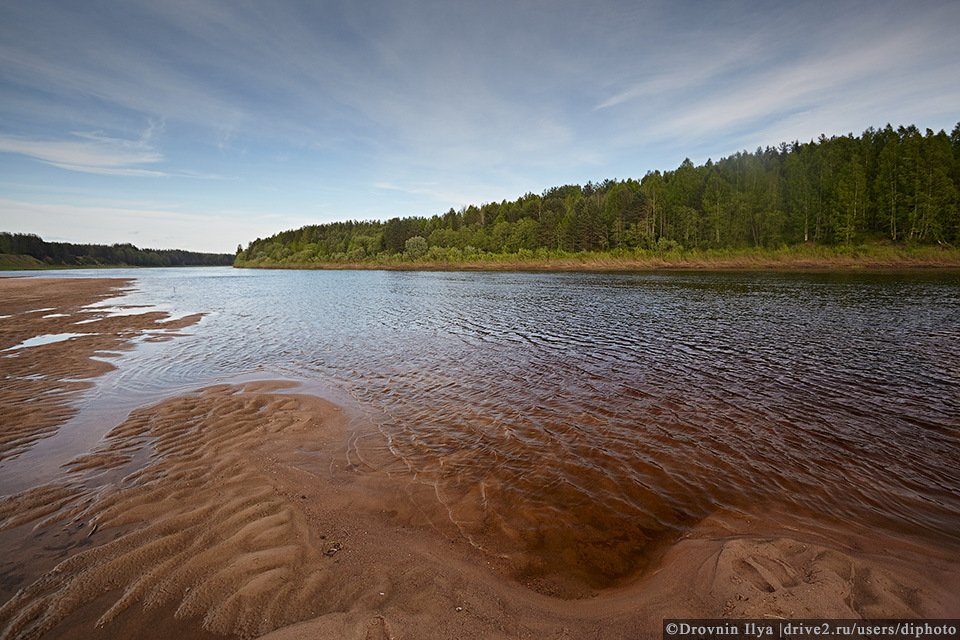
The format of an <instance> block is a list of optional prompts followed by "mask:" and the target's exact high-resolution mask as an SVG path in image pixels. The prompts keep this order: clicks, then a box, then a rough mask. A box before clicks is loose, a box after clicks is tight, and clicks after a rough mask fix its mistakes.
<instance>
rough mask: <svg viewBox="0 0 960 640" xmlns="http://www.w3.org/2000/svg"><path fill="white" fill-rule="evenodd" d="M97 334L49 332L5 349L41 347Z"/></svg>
mask: <svg viewBox="0 0 960 640" xmlns="http://www.w3.org/2000/svg"><path fill="white" fill-rule="evenodd" d="M93 335H97V334H95V333H48V334H47V335H43V336H35V337H33V338H27V339H26V340H24V341H23V342H21V343H20V344H18V345H16V346H14V347H10V348H9V349H4V351H15V350H17V349H26V348H28V347H39V346H40V345H44V344H52V343H54V342H63V341H64V340H69V339H71V338H79V337H80V336H93Z"/></svg>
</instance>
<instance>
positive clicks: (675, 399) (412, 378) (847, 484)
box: [0, 269, 960, 585]
mask: <svg viewBox="0 0 960 640" xmlns="http://www.w3.org/2000/svg"><path fill="white" fill-rule="evenodd" d="M131 273H132V274H133V275H134V277H136V278H137V279H138V287H139V288H140V290H141V292H140V293H136V294H133V295H131V296H128V297H127V298H126V299H124V300H123V302H124V303H125V304H137V303H149V304H154V305H158V306H159V307H160V308H161V309H166V310H170V311H172V312H175V313H189V312H196V311H203V312H206V313H208V314H209V315H208V316H207V317H206V318H205V319H204V320H203V322H202V323H201V324H200V325H199V326H197V327H195V328H193V329H192V330H191V332H192V333H193V334H194V335H193V336H191V337H188V338H180V339H178V340H176V341H174V342H169V343H162V344H157V345H153V344H150V345H147V344H145V345H144V346H143V348H142V349H141V350H138V351H137V352H136V353H134V354H132V355H130V356H126V357H125V358H124V359H123V360H122V361H121V368H120V369H119V370H118V371H117V372H115V373H114V374H110V375H109V376H108V377H107V378H106V379H104V381H103V382H102V383H101V385H100V387H99V388H98V390H97V392H96V395H95V396H93V397H91V398H88V400H87V402H88V403H90V404H91V406H93V405H96V404H97V403H99V405H100V406H102V405H104V404H107V405H110V404H117V403H120V404H122V403H127V404H134V405H135V404H138V403H143V402H147V401H150V400H151V399H153V398H155V397H159V395H162V394H169V393H171V392H175V391H177V390H183V389H188V388H194V387H196V386H198V385H200V384H206V383H209V382H214V381H219V380H223V379H225V378H228V377H229V376H233V375H236V374H244V373H257V374H263V375H264V377H270V376H274V377H286V378H291V379H305V380H310V381H314V382H316V383H319V384H322V385H325V386H328V387H332V388H334V389H336V390H338V392H340V393H346V394H349V395H350V396H352V397H353V398H354V399H355V400H356V402H357V403H358V404H359V406H360V407H361V408H363V409H364V410H365V411H366V412H367V414H368V415H369V416H370V417H371V420H373V422H374V425H375V427H376V428H377V429H378V430H379V432H380V433H382V434H383V436H384V437H385V438H386V440H387V442H388V443H389V448H390V451H391V453H392V460H393V462H394V463H393V464H391V465H388V467H389V468H388V470H389V471H390V472H391V473H396V474H398V475H400V476H404V477H406V478H409V479H411V480H412V481H413V482H414V483H416V484H418V485H422V486H427V487H433V488H434V489H435V495H436V500H437V502H438V504H440V505H442V511H443V512H444V513H446V515H447V517H448V518H449V520H450V521H451V522H453V523H454V524H455V525H456V526H457V527H458V528H459V530H460V532H461V533H462V534H463V535H464V536H466V537H467V538H469V539H471V540H473V541H474V542H475V544H477V545H478V546H483V547H484V548H487V549H489V550H491V551H493V552H496V553H500V554H512V553H521V552H522V553H526V554H531V553H532V554H533V555H532V557H535V558H538V559H539V560H538V561H540V562H543V563H546V564H553V565H556V564H558V563H562V564H563V565H564V566H566V567H568V568H569V570H570V571H571V572H572V573H574V574H577V575H579V576H581V577H583V578H584V579H586V580H588V581H590V580H592V581H594V582H595V583H596V584H598V585H602V584H605V583H608V582H609V581H611V580H616V579H617V578H620V577H624V576H627V575H629V574H631V573H632V572H634V571H635V570H636V568H637V567H638V566H640V565H641V564H642V559H643V557H644V553H645V550H647V549H648V548H650V547H651V546H652V545H655V544H656V543H657V542H658V541H660V540H664V539H670V538H673V537H676V536H677V535H678V534H680V533H682V532H683V531H684V530H685V529H686V528H687V527H689V526H691V525H692V524H694V523H696V522H697V521H698V520H700V519H702V518H704V517H707V516H709V515H710V514H712V513H715V512H717V511H732V512H738V513H744V514H748V515H749V514H751V513H752V512H753V511H754V510H757V509H760V508H761V507H762V508H763V509H764V510H765V511H767V512H769V511H771V510H773V512H775V513H776V512H779V513H782V514H784V517H787V516H791V517H804V518H817V517H822V518H829V519H832V520H836V521H850V522H856V523H860V524H862V525H864V526H867V527H870V528H873V529H875V530H881V531H883V530H888V531H890V532H895V533H898V534H910V535H912V536H916V537H918V538H921V539H926V540H930V541H935V542H937V543H938V544H941V545H946V546H948V547H949V546H957V545H960V274H957V273H944V272H924V273H916V272H915V273H906V274H847V273H779V274H778V273H649V274H566V273H565V274H527V273H406V272H368V271H345V272H321V271H246V270H230V269H174V270H153V271H134V272H131ZM63 275H77V274H76V272H74V273H66V274H63ZM91 275H94V276H103V275H109V276H112V275H117V276H126V275H129V274H128V273H125V272H110V273H107V274H104V273H103V272H99V273H98V272H93V273H92V274H91ZM131 399H132V400H131ZM108 426H110V425H108ZM42 446H43V445H42V444H41V445H40V446H39V447H42ZM39 447H38V451H40V452H41V453H42V449H40V448H39ZM357 453H358V454H359V455H360V456H362V455H363V454H364V451H363V450H362V446H359V445H358V452H357ZM2 471H3V470H2V469H0V473H2Z"/></svg>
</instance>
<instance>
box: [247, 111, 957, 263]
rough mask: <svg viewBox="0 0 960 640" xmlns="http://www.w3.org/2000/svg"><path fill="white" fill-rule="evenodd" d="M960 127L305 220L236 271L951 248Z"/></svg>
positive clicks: (257, 245)
mask: <svg viewBox="0 0 960 640" xmlns="http://www.w3.org/2000/svg"><path fill="white" fill-rule="evenodd" d="M958 193H960V124H958V125H957V126H956V127H955V128H954V129H953V132H952V133H951V134H950V135H948V134H947V133H946V132H944V131H940V132H938V133H935V132H933V131H932V130H930V129H927V130H926V132H921V131H920V130H918V129H917V127H915V126H909V127H903V126H901V127H899V128H896V129H894V128H893V127H892V126H890V125H887V126H886V127H885V128H883V129H880V130H876V129H873V128H870V129H868V130H866V131H864V132H863V134H861V135H860V136H854V135H852V134H849V135H845V136H834V137H830V138H828V137H826V136H824V135H822V136H821V137H820V138H819V139H818V140H815V141H810V142H807V143H800V142H793V143H782V144H780V145H779V146H777V147H767V148H765V149H762V148H758V149H757V150H756V151H755V152H753V153H748V152H740V153H736V154H734V155H732V156H730V157H726V158H723V159H720V160H718V161H717V162H713V161H710V160H708V161H707V162H706V163H705V164H703V165H700V166H694V164H693V163H692V162H690V161H689V160H685V161H684V162H683V163H682V164H681V165H680V166H679V167H677V168H676V169H675V170H672V171H662V172H661V171H650V172H648V173H647V174H646V175H645V176H644V177H643V178H641V179H639V180H636V179H627V180H604V181H603V182H599V183H594V182H588V183H587V184H585V185H583V186H580V185H567V186H562V187H554V188H551V189H547V190H545V191H544V192H543V193H542V194H540V195H537V194H533V193H528V194H526V195H524V196H522V197H520V198H518V199H517V200H515V201H507V200H504V201H502V202H491V203H487V204H482V205H471V206H467V207H463V208H461V209H460V210H459V211H455V210H453V209H451V210H449V211H448V212H447V213H445V214H442V215H434V216H432V217H403V218H400V217H396V218H392V219H390V220H387V221H385V222H384V221H365V222H357V221H346V222H335V223H330V224H323V225H310V226H305V227H302V228H300V229H297V230H294V231H284V232H282V233H278V234H277V235H275V236H272V237H270V238H266V239H259V238H258V239H257V240H255V241H253V242H251V243H250V245H249V246H248V247H247V248H246V249H245V250H240V249H241V248H238V253H237V259H236V262H235V265H236V266H310V265H317V266H321V265H324V264H365V263H369V264H391V263H397V262H410V261H414V262H430V261H434V262H448V263H457V262H464V261H471V260H483V259H484V258H485V257H491V256H504V255H513V256H517V257H519V258H530V259H535V258H548V257H550V256H557V255H569V254H578V253H582V252H604V253H607V254H610V255H615V256H616V255H624V254H630V253H643V252H667V251H678V250H712V249H718V250H722V249H748V248H768V249H775V248H783V247H790V246H795V245H806V246H810V245H818V246H857V245H864V244H874V245H876V244H893V245H939V246H946V247H955V246H956V245H957V244H958V243H960V202H958Z"/></svg>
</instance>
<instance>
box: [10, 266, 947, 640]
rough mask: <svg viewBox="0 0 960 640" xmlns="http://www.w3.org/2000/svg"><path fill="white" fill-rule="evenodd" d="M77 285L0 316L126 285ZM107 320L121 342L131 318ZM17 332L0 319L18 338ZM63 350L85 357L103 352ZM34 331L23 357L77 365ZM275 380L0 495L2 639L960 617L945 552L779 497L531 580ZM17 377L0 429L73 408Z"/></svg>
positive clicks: (198, 405) (201, 403)
mask: <svg viewBox="0 0 960 640" xmlns="http://www.w3.org/2000/svg"><path fill="white" fill-rule="evenodd" d="M21 282H26V281H21ZM40 282H43V281H35V282H34V284H35V286H38V287H39V286H43V287H46V285H40V284H38V283H40ZM51 282H52V281H51ZM60 282H64V281H60ZM84 282H85V283H89V287H90V288H89V290H88V291H87V294H86V295H87V297H86V298H84V297H83V295H81V294H79V293H77V297H74V298H70V296H72V295H74V293H76V292H78V291H79V288H74V287H70V286H69V285H59V284H58V285H51V287H52V288H47V289H46V290H45V291H44V292H43V294H42V295H38V297H36V299H35V300H34V301H33V302H30V301H25V302H23V306H22V307H17V308H16V310H14V308H13V307H11V308H10V309H11V310H0V314H3V315H7V314H12V312H14V313H16V314H17V315H16V316H15V317H20V316H19V314H22V313H27V312H28V311H27V310H28V309H29V307H30V305H31V304H32V305H33V306H34V308H41V309H43V308H51V307H52V308H56V309H63V310H64V311H63V313H67V314H68V315H67V316H65V317H61V318H49V319H48V320H58V321H60V322H64V323H67V322H68V321H69V318H70V317H71V314H75V313H77V308H78V307H79V305H82V304H86V303H87V302H85V300H87V301H92V300H95V299H97V297H98V296H100V297H103V296H104V295H109V294H110V291H111V288H112V287H116V286H129V285H128V283H118V282H104V281H94V280H89V281H84ZM0 286H4V287H6V286H7V285H6V284H5V282H4V281H0ZM23 286H24V285H23V284H18V285H14V286H13V287H12V289H11V290H14V289H16V288H17V287H23ZM85 286H86V285H85ZM24 290H26V289H24ZM68 300H70V302H67V301H68ZM69 305H73V306H72V307H70V306H69ZM71 309H72V311H71ZM53 313H57V312H56V311H45V312H42V313H33V314H32V315H37V316H42V315H48V314H53ZM121 318H123V316H120V317H115V318H113V319H112V320H117V321H119V320H120V319H121ZM126 318H127V320H130V319H131V318H136V317H134V316H127V317H126ZM103 320H107V318H103ZM141 320H142V321H144V322H146V319H143V318H142V317H141V319H138V320H135V321H134V322H140V321H141ZM159 320H160V318H155V319H154V320H153V321H154V322H157V321H159ZM98 321H99V320H98ZM9 322H10V319H6V320H0V323H9ZM91 324H93V323H91ZM66 326H67V325H62V326H60V329H59V330H61V331H70V329H69V328H65V327H66ZM138 326H139V325H138ZM3 327H4V324H0V329H2V328H3ZM102 327H103V328H101V329H98V332H101V333H102V334H103V335H102V336H101V338H103V339H107V338H110V339H113V340H115V341H116V342H115V343H112V344H114V345H115V346H116V345H117V344H123V343H125V340H126V336H127V333H126V332H128V331H130V332H136V331H142V330H143V329H142V328H141V329H135V328H130V327H128V326H127V325H123V326H121V325H118V327H117V328H116V329H115V330H114V331H112V332H111V331H110V330H109V329H107V328H106V327H107V325H102ZM41 328H42V332H43V333H50V332H51V330H50V329H49V328H48V327H47V326H46V325H43V326H42V327H41V326H39V325H38V326H36V327H34V329H33V330H40V329H41ZM17 331H20V333H19V334H17V335H13V334H9V337H7V336H8V334H6V333H0V337H3V338H4V339H5V340H15V341H16V342H17V343H19V341H22V340H23V339H25V338H26V337H29V336H27V335H26V334H27V333H29V332H30V330H28V328H27V327H26V326H25V325H23V326H20V328H19V329H17ZM33 335H37V334H36V333H34V334H33ZM111 336H112V338H111ZM98 339H100V338H98ZM127 342H128V340H127ZM65 345H68V346H69V349H67V348H65ZM48 346H56V345H48ZM59 347H60V349H59V350H60V351H61V352H66V351H69V352H70V353H71V354H72V355H71V357H75V358H77V359H78V361H82V360H83V359H84V358H87V359H88V358H89V355H90V354H91V353H93V352H94V351H96V349H94V348H92V347H91V346H89V345H87V343H86V342H84V341H81V339H80V338H77V339H75V340H72V341H70V342H66V343H59ZM0 348H6V347H5V345H0ZM97 348H104V347H102V346H101V347H97ZM44 349H46V347H31V348H29V349H28V350H25V351H24V352H23V353H21V354H19V355H18V356H17V358H18V359H23V360H24V362H27V361H34V365H33V366H35V367H39V368H40V369H42V370H44V371H49V373H48V374H46V375H48V377H50V379H51V381H54V380H55V378H56V376H57V375H60V376H61V377H67V376H68V375H69V376H71V377H77V376H76V373H75V372H72V371H71V372H68V371H67V370H64V371H63V372H61V373H59V374H58V373H57V371H58V369H57V368H56V367H54V365H53V360H56V358H55V357H53V356H52V355H49V354H47V352H46V351H44ZM0 361H2V360H0ZM44 362H45V363H46V364H44ZM21 366H25V365H21ZM78 366H79V365H78ZM91 366H92V365H91ZM97 366H99V365H97ZM44 367H46V368H45V369H44ZM38 370H39V369H38ZM15 382H16V381H15V380H13V379H11V378H10V377H5V378H4V379H3V382H2V384H3V386H4V388H3V391H4V392H6V388H7V386H8V385H11V386H13V385H15ZM52 383H53V382H51V384H52ZM287 387H289V384H285V383H270V382H258V383H248V384H245V385H241V386H227V385H219V386H214V387H209V388H206V389H202V390H197V391H196V392H193V393H190V394H187V395H184V396H181V397H178V398H173V399H170V400H167V401H164V402H161V403H159V404H157V405H154V406H151V407H146V408H143V409H141V410H139V411H137V412H135V413H133V414H132V415H131V416H130V417H129V418H128V419H127V420H126V421H124V422H123V424H121V425H119V426H117V427H116V428H114V429H113V430H112V431H111V432H110V434H109V435H108V436H107V437H106V438H105V439H104V440H103V441H102V442H101V443H100V444H99V445H98V446H97V447H96V448H95V449H94V450H93V451H90V452H89V453H88V454H86V455H83V456H80V457H78V458H77V459H76V460H74V461H73V462H72V463H71V464H70V465H69V466H68V467H67V468H66V469H64V475H63V478H62V479H60V480H59V481H57V482H54V483H51V484H48V485H44V486H39V487H34V488H32V489H30V490H28V491H25V492H22V493H20V494H17V495H13V496H8V497H7V498H5V499H3V500H2V501H0V546H2V548H4V549H7V550H10V551H9V553H8V556H9V557H8V558H7V559H6V560H4V561H3V562H2V563H0V603H4V604H2V606H0V638H21V637H23V638H28V637H29V638H33V637H37V638H39V637H43V638H68V637H70V638H73V637H78V636H82V637H93V638H115V637H143V638H161V637H163V638H167V637H174V636H175V637H182V638H214V637H231V636H233V637H256V636H260V635H264V634H267V635H268V636H269V637H270V638H274V639H277V638H290V639H293V638H297V639H299V638H304V639H306V638H311V639H313V638H361V639H365V638H457V637H458V638H587V637H589V638H622V637H659V633H660V624H661V622H660V621H661V619H662V618H664V617H716V618H719V617H765V616H776V617H794V618H804V617H806V618H810V617H839V618H844V617H846V618H850V617H868V618H885V617H910V618H916V617H950V616H953V617H956V616H958V615H960V599H958V598H957V596H956V595H955V594H956V593H957V587H960V581H958V579H957V576H958V572H957V567H956V564H955V562H956V561H955V560H951V555H950V554H949V553H948V552H946V551H939V550H934V549H929V548H922V547H918V546H911V545H910V544H908V543H907V542H904V541H896V540H890V539H881V538H870V537H865V536H863V535H857V536H854V535H852V534H848V533H845V532H844V531H842V530H836V529H827V528H822V529H819V530H817V531H811V530H805V529H801V528H792V529H791V528H786V527H784V526H780V525H778V523H777V518H776V515H775V508H773V509H772V508H771V507H770V506H767V507H765V508H764V509H763V511H764V512H765V513H761V510H760V508H759V507H758V510H757V512H756V513H755V514H752V515H753V517H751V518H750V519H747V518H744V517H742V516H741V517H735V516H733V515H731V514H715V516H713V517H711V518H708V519H707V520H705V521H703V522H701V523H699V524H698V525H696V526H694V527H693V528H692V529H691V530H690V531H689V532H688V534H687V535H685V536H684V537H683V538H682V539H681V540H679V541H677V542H676V543H675V544H673V545H672V546H670V547H669V548H667V549H666V550H664V552H663V553H662V556H661V557H659V558H657V559H656V560H655V561H654V562H652V564H651V566H650V567H649V568H648V570H647V572H646V573H645V574H644V575H642V576H640V577H639V578H638V580H637V581H636V582H634V583H632V584H630V585H627V586H623V587H620V588H617V589H612V590H607V591H604V592H602V593H599V594H595V595H592V596H591V597H585V598H582V599H577V600H562V599H558V598H553V597H550V596H547V595H543V594H542V593H538V592H537V591H535V590H533V589H531V588H528V586H527V585H525V584H524V583H523V582H522V580H518V579H517V576H516V574H515V573H513V572H512V569H513V567H512V566H511V565H510V563H509V562H508V561H506V560H502V559H499V558H495V557H491V556H490V555H488V554H485V553H483V552H481V551H479V550H477V549H475V548H474V547H472V546H470V544H468V543H467V542H466V541H465V540H464V539H463V538H461V537H459V536H457V535H456V531H455V530H453V528H452V527H450V526H448V525H445V523H443V522H442V521H439V520H438V519H437V511H436V510H433V509H431V507H430V505H429V502H428V501H427V500H425V493H424V488H423V486H420V485H409V484H407V483H405V482H404V481H402V480H398V477H397V476H396V475H395V476H393V477H389V476H387V475H385V474H383V473H381V472H379V471H378V470H377V469H378V468H381V467H382V464H381V462H384V461H386V459H387V458H388V457H389V453H388V452H387V450H386V449H385V447H384V446H383V443H381V442H378V440H377V437H378V436H377V434H376V432H373V431H370V430H367V429H365V428H364V426H363V424H362V423H360V422H358V421H357V417H356V416H352V415H349V414H348V412H347V411H346V410H345V409H344V408H341V407H337V406H334V405H332V404H330V403H329V402H327V401H325V400H322V399H320V398H316V397H312V396H308V395H304V394H297V393H289V392H288V391H287V390H286V389H287ZM17 393H19V394H21V395H20V396H17V397H18V398H22V400H20V401H11V402H10V406H11V407H12V408H13V409H14V410H18V411H20V413H14V414H11V415H13V416H14V419H13V420H9V421H8V420H7V419H4V424H3V429H4V431H6V430H7V429H8V426H12V428H16V425H17V424H18V422H19V421H21V420H25V419H27V418H29V419H30V420H35V421H37V423H38V424H39V423H43V424H47V425H52V428H53V429H56V425H57V424H59V422H60V421H62V419H63V418H62V417H61V416H62V412H64V411H69V397H67V398H66V399H65V400H64V401H62V402H60V403H52V404H51V403H47V402H40V403H36V402H33V400H35V399H36V397H39V396H42V395H43V393H42V392H39V393H38V394H37V396H35V397H34V398H31V397H30V395H29V394H30V391H29V389H22V390H20V391H17ZM3 395H6V393H4V394H3ZM4 415H6V413H5V414H4ZM16 416H25V417H23V418H17V417H16ZM21 446H22V447H25V446H29V443H27V444H24V445H21ZM10 452H11V453H10V454H9V455H16V451H14V450H13V449H10Z"/></svg>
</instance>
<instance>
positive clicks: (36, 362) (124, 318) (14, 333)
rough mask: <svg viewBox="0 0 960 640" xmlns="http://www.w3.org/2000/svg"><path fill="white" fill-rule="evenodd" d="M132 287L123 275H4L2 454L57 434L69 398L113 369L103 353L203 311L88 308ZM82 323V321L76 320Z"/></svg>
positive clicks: (0, 301) (0, 306)
mask: <svg viewBox="0 0 960 640" xmlns="http://www.w3.org/2000/svg"><path fill="white" fill-rule="evenodd" d="M130 286H131V282H130V281H129V280H123V279H119V278H116V279H114V278H109V279H108V278H104V279H81V278H9V277H7V278H2V279H0V316H9V317H2V318H0V389H2V391H3V393H2V394H0V416H3V425H2V429H0V461H3V460H5V459H7V458H11V457H14V456H16V455H18V454H20V453H22V452H23V451H25V450H26V449H27V448H29V447H30V446H31V445H32V444H34V443H35V442H36V441H37V440H39V439H41V438H45V437H48V436H51V435H53V434H54V433H55V432H56V431H57V427H58V425H60V424H61V423H62V422H63V421H65V420H66V419H67V418H69V417H70V416H72V415H73V414H74V413H75V410H74V409H73V407H72V406H71V401H72V400H73V399H74V398H75V397H76V394H77V393H79V392H81V391H83V390H84V389H87V388H89V387H91V386H92V382H91V379H93V378H95V377H97V376H99V375H102V374H103V373H106V372H107V371H110V370H111V369H113V368H114V367H113V365H112V364H110V363H109V362H107V361H105V360H103V359H93V358H92V356H100V357H101V358H109V357H110V356H111V355H112V354H115V353H117V352H121V351H123V350H126V349H129V348H130V347H131V346H132V344H133V341H134V340H136V339H137V338H140V337H141V336H143V335H144V333H145V332H148V331H156V330H158V329H164V330H166V332H167V333H165V334H164V335H159V334H154V335H150V336H148V337H147V339H149V340H169V339H172V338H173V337H174V335H175V334H172V333H169V331H170V330H178V329H183V328H185V327H188V326H190V325H192V324H194V323H196V322H197V321H198V320H199V316H191V317H188V318H180V319H178V320H175V321H173V322H164V321H165V320H167V318H168V315H167V314H166V313H163V312H159V311H154V312H149V313H142V314H137V315H111V314H110V313H109V312H108V311H107V310H105V309H102V308H99V309H98V308H96V307H94V308H84V307H85V306H87V305H91V304H94V303H96V302H99V301H102V300H104V299H107V298H111V297H114V296H117V295H120V294H121V293H122V292H123V291H125V290H128V289H129V288H130ZM78 323H80V324H78ZM70 333H75V334H82V335H80V336H77V337H73V338H71V339H69V340H68V341H64V342H52V343H49V344H44V345H39V346H31V347H29V348H23V349H16V347H17V346H18V345H20V344H21V343H23V341H24V340H27V339H30V338H33V337H35V336H45V335H57V334H70Z"/></svg>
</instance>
